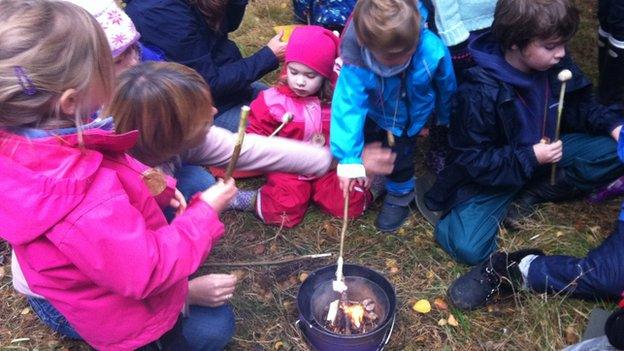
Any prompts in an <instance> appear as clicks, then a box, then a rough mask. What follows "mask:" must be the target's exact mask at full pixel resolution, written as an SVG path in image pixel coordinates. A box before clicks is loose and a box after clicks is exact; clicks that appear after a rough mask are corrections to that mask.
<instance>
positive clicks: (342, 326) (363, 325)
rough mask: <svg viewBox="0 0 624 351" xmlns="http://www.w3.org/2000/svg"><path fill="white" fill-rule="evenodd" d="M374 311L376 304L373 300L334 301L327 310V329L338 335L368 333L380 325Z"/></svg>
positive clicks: (344, 299)
mask: <svg viewBox="0 0 624 351" xmlns="http://www.w3.org/2000/svg"><path fill="white" fill-rule="evenodd" d="M374 310H375V302H374V301H373V300H372V299H364V300H362V302H359V301H350V300H347V299H346V298H343V299H340V300H334V301H333V302H332V303H331V304H330V305H329V306H327V307H326V308H325V314H326V315H327V318H326V320H325V328H326V329H327V330H329V331H331V332H332V333H336V334H346V335H349V334H364V333H367V332H369V331H372V330H374V329H375V327H376V326H377V324H378V323H379V317H378V316H377V314H376V313H375V312H374Z"/></svg>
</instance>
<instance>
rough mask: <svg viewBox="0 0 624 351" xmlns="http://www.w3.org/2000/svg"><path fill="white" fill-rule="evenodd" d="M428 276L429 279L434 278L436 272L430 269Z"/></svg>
mask: <svg viewBox="0 0 624 351" xmlns="http://www.w3.org/2000/svg"><path fill="white" fill-rule="evenodd" d="M426 276H427V280H433V278H435V272H434V271H432V270H429V271H428V272H427V275H426Z"/></svg>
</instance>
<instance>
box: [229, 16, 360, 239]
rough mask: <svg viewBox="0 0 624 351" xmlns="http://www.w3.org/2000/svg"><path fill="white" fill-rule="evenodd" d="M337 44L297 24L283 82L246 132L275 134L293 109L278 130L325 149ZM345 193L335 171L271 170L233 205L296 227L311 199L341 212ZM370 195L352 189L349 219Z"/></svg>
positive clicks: (264, 95) (255, 107) (260, 102)
mask: <svg viewBox="0 0 624 351" xmlns="http://www.w3.org/2000/svg"><path fill="white" fill-rule="evenodd" d="M338 43H339V40H338V37H336V36H335V35H334V34H333V33H332V32H330V31H329V30H327V29H324V28H322V27H319V26H303V27H299V28H296V29H295V30H294V31H293V33H292V35H291V37H290V40H289V41H288V46H287V48H286V58H285V64H286V66H285V69H284V71H285V73H284V75H283V76H282V78H281V82H280V83H279V84H278V86H277V87H274V88H270V89H267V90H265V91H263V92H261V93H260V95H259V96H258V98H256V99H255V100H254V101H253V102H252V103H251V113H250V115H249V126H248V128H247V131H248V132H251V133H257V134H261V135H271V134H272V133H273V132H274V131H275V130H276V129H277V128H278V127H279V126H280V124H282V118H283V116H284V115H285V114H286V113H292V121H290V122H289V123H288V124H286V125H285V127H284V128H283V129H281V131H280V132H279V133H278V134H277V135H279V136H282V137H286V138H291V139H296V140H302V141H304V142H307V143H309V144H312V145H314V146H316V147H319V148H325V149H326V143H327V140H328V138H329V122H330V101H331V96H332V91H333V85H332V81H335V73H334V71H333V68H334V62H335V60H336V57H337V56H338ZM301 174H305V175H301ZM340 194H341V190H340V188H339V184H338V178H337V176H336V172H335V170H331V171H329V172H326V173H324V174H322V175H314V174H310V173H309V172H297V173H286V172H279V173H278V172H276V173H270V174H268V175H267V184H265V185H264V186H262V187H261V188H260V189H259V190H258V191H247V192H242V193H241V194H240V195H239V196H237V198H236V200H235V201H234V204H235V207H236V208H239V209H246V210H253V209H254V208H255V211H256V212H257V214H258V216H259V217H260V218H261V219H262V221H264V222H265V223H268V224H276V225H282V226H284V227H286V228H291V227H293V226H295V225H297V224H299V223H300V222H301V221H302V220H303V217H304V215H305V212H306V210H307V208H308V204H309V202H310V200H312V201H314V202H315V203H316V204H317V205H319V207H320V208H321V209H322V210H323V211H325V212H328V213H330V214H332V215H334V216H337V217H342V215H343V207H344V203H343V202H342V201H336V199H337V198H340ZM371 197H372V196H371V194H370V192H369V191H368V190H365V189H362V188H357V191H353V192H352V193H351V197H350V199H349V218H355V217H358V216H360V215H361V214H362V212H363V211H364V209H365V208H366V206H367V205H368V203H369V202H370V200H371ZM254 204H255V206H254Z"/></svg>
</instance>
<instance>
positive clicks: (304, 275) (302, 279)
mask: <svg viewBox="0 0 624 351" xmlns="http://www.w3.org/2000/svg"><path fill="white" fill-rule="evenodd" d="M306 279H308V273H307V272H301V273H300V274H299V282H300V283H303V282H305V280H306Z"/></svg>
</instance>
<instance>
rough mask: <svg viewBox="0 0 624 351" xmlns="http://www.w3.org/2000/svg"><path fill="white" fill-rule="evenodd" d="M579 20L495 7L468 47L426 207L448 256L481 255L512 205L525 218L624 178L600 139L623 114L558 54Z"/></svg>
mask: <svg viewBox="0 0 624 351" xmlns="http://www.w3.org/2000/svg"><path fill="white" fill-rule="evenodd" d="M578 22H579V15H578V10H577V9H576V7H574V5H573V4H572V3H571V1H569V0H553V1H548V2H542V1H532V0H499V2H498V3H497V5H496V10H495V15H494V23H493V25H492V31H491V33H489V32H488V33H485V34H483V35H482V36H479V37H478V38H477V39H476V40H475V41H474V42H473V43H472V44H471V46H470V49H471V52H472V54H473V56H474V59H475V61H476V63H477V66H476V67H473V68H471V69H469V70H468V71H467V72H466V81H465V82H464V83H462V85H461V86H460V88H459V90H458V93H457V95H456V107H457V113H456V114H454V115H453V118H452V120H451V124H450V131H449V136H450V137H449V140H450V144H451V148H452V149H453V152H454V155H453V159H452V163H451V164H449V166H447V167H446V168H445V169H444V170H443V171H442V173H440V175H439V177H438V180H437V182H436V183H435V185H434V186H433V188H432V189H431V190H430V191H429V192H428V193H427V198H426V201H427V205H428V207H429V208H430V209H431V210H440V211H445V212H446V214H445V215H444V217H443V218H442V219H441V220H440V221H439V223H438V224H437V226H436V228H435V236H436V240H437V241H438V242H439V243H440V245H441V246H442V247H443V248H444V250H446V251H447V252H448V253H449V254H450V255H451V256H452V257H453V258H454V259H456V260H458V261H460V262H464V263H467V264H476V263H479V262H481V261H483V260H484V259H485V258H487V257H488V256H489V254H490V253H492V252H493V251H494V250H495V249H496V233H497V232H498V228H499V225H500V223H501V221H502V220H503V218H505V215H506V214H507V209H508V208H509V207H510V204H511V202H512V201H515V204H514V206H516V205H517V207H519V208H520V211H522V212H524V211H525V210H528V209H530V208H531V206H533V205H534V204H536V203H538V202H545V201H558V200H563V199H567V198H572V197H574V196H578V195H579V194H581V193H584V192H588V191H589V190H591V189H592V188H593V187H596V186H598V185H600V184H606V183H607V182H609V181H611V180H613V179H614V178H617V177H618V176H619V175H621V174H622V172H624V167H623V166H622V165H621V164H620V163H619V162H618V160H617V156H616V152H615V148H616V143H615V142H614V141H613V140H612V139H611V138H609V137H608V135H609V134H610V135H611V136H612V137H613V138H614V139H617V138H618V135H619V134H618V133H619V130H620V129H621V125H622V123H624V118H622V114H621V111H619V110H616V109H614V108H606V107H604V106H602V105H599V104H597V103H596V102H595V99H594V97H593V94H592V91H591V84H590V82H589V80H588V79H587V78H585V76H584V75H583V73H582V72H581V71H580V69H579V68H578V67H577V66H576V65H575V64H574V63H573V62H572V60H571V59H570V58H569V57H564V56H565V44H566V43H567V42H568V40H569V39H570V38H572V36H573V35H574V33H575V32H576V30H577V27H578ZM562 69H569V70H570V71H571V72H572V79H571V80H570V81H568V82H567V89H566V96H565V106H564V109H563V117H562V134H563V136H562V138H561V139H562V140H559V141H552V142H550V140H553V138H554V135H555V125H556V113H557V112H556V111H557V99H558V92H559V90H560V86H561V82H559V81H558V80H557V75H558V74H559V72H560V71H561V70H562ZM600 134H602V136H600ZM553 163H557V173H556V182H555V185H554V186H551V185H550V172H551V165H552V164H553Z"/></svg>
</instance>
